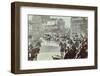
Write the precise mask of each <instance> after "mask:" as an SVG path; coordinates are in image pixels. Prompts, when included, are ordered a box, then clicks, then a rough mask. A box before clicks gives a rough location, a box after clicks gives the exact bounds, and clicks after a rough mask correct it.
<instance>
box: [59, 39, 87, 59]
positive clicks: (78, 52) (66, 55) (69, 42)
mask: <svg viewBox="0 0 100 76" xmlns="http://www.w3.org/2000/svg"><path fill="white" fill-rule="evenodd" d="M59 46H60V53H61V59H79V58H87V56H88V52H87V49H88V40H87V37H83V38H82V39H80V38H79V37H77V38H75V37H73V38H72V39H71V38H70V39H66V40H65V39H62V40H61V41H60V43H59Z"/></svg>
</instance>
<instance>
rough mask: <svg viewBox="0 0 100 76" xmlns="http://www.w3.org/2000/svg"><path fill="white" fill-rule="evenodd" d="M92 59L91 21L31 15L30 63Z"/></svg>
mask: <svg viewBox="0 0 100 76" xmlns="http://www.w3.org/2000/svg"><path fill="white" fill-rule="evenodd" d="M83 58H88V17H80V16H57V15H34V14H28V61H39V60H61V59H83Z"/></svg>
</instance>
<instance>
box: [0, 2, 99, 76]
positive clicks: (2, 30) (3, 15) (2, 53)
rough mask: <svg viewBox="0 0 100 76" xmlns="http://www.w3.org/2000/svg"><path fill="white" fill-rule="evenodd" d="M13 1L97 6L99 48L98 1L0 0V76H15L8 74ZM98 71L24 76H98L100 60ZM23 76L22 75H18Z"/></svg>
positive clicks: (28, 75)
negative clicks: (11, 4) (11, 5)
mask: <svg viewBox="0 0 100 76" xmlns="http://www.w3.org/2000/svg"><path fill="white" fill-rule="evenodd" d="M13 1H29V2H41V3H57V4H69V5H70V4H73V5H87V6H98V9H99V13H98V33H99V35H98V46H100V43H99V42H100V28H99V27H100V26H99V24H100V22H99V21H100V6H99V4H100V0H1V1H0V76H16V75H14V74H12V73H10V60H11V57H10V55H11V15H10V13H11V10H10V8H11V7H10V3H11V2H13ZM99 50H100V48H98V58H100V51H99ZM98 64H99V65H98V66H99V68H98V70H81V71H67V72H66V71H65V72H52V73H38V74H24V76H55V75H56V76H94V75H95V76H99V73H100V71H99V70H100V60H99V61H98ZM18 76H23V75H18Z"/></svg>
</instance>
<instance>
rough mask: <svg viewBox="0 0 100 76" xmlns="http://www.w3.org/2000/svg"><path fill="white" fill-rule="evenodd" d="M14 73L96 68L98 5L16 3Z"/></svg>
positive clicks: (14, 12)
mask: <svg viewBox="0 0 100 76" xmlns="http://www.w3.org/2000/svg"><path fill="white" fill-rule="evenodd" d="M11 13H12V14H11V72H12V73H15V74H25V73H42V72H58V71H74V70H87V69H97V67H98V66H97V57H98V55H97V54H98V52H97V44H98V43H97V42H98V39H97V32H98V31H97V30H98V25H97V21H98V20H97V7H94V6H81V5H80V6H79V5H64V4H62V5H61V4H47V3H32V2H13V3H12V4H11Z"/></svg>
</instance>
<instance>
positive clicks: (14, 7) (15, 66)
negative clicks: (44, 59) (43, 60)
mask: <svg viewBox="0 0 100 76" xmlns="http://www.w3.org/2000/svg"><path fill="white" fill-rule="evenodd" d="M22 6H25V7H42V8H57V9H59V8H60V9H78V10H90V11H91V10H92V11H94V13H95V14H94V16H95V19H94V23H95V24H94V26H95V27H94V41H95V42H94V51H95V52H94V65H93V66H80V67H62V68H46V69H27V70H20V8H21V7H22ZM97 28H98V27H97V7H94V6H80V5H61V4H47V3H31V2H13V3H11V72H12V73H15V74H25V73H40V72H56V71H73V70H88V69H97V66H98V64H97V62H98V61H97V53H98V52H97V47H98V45H97V41H98V39H97V34H98V31H97Z"/></svg>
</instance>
